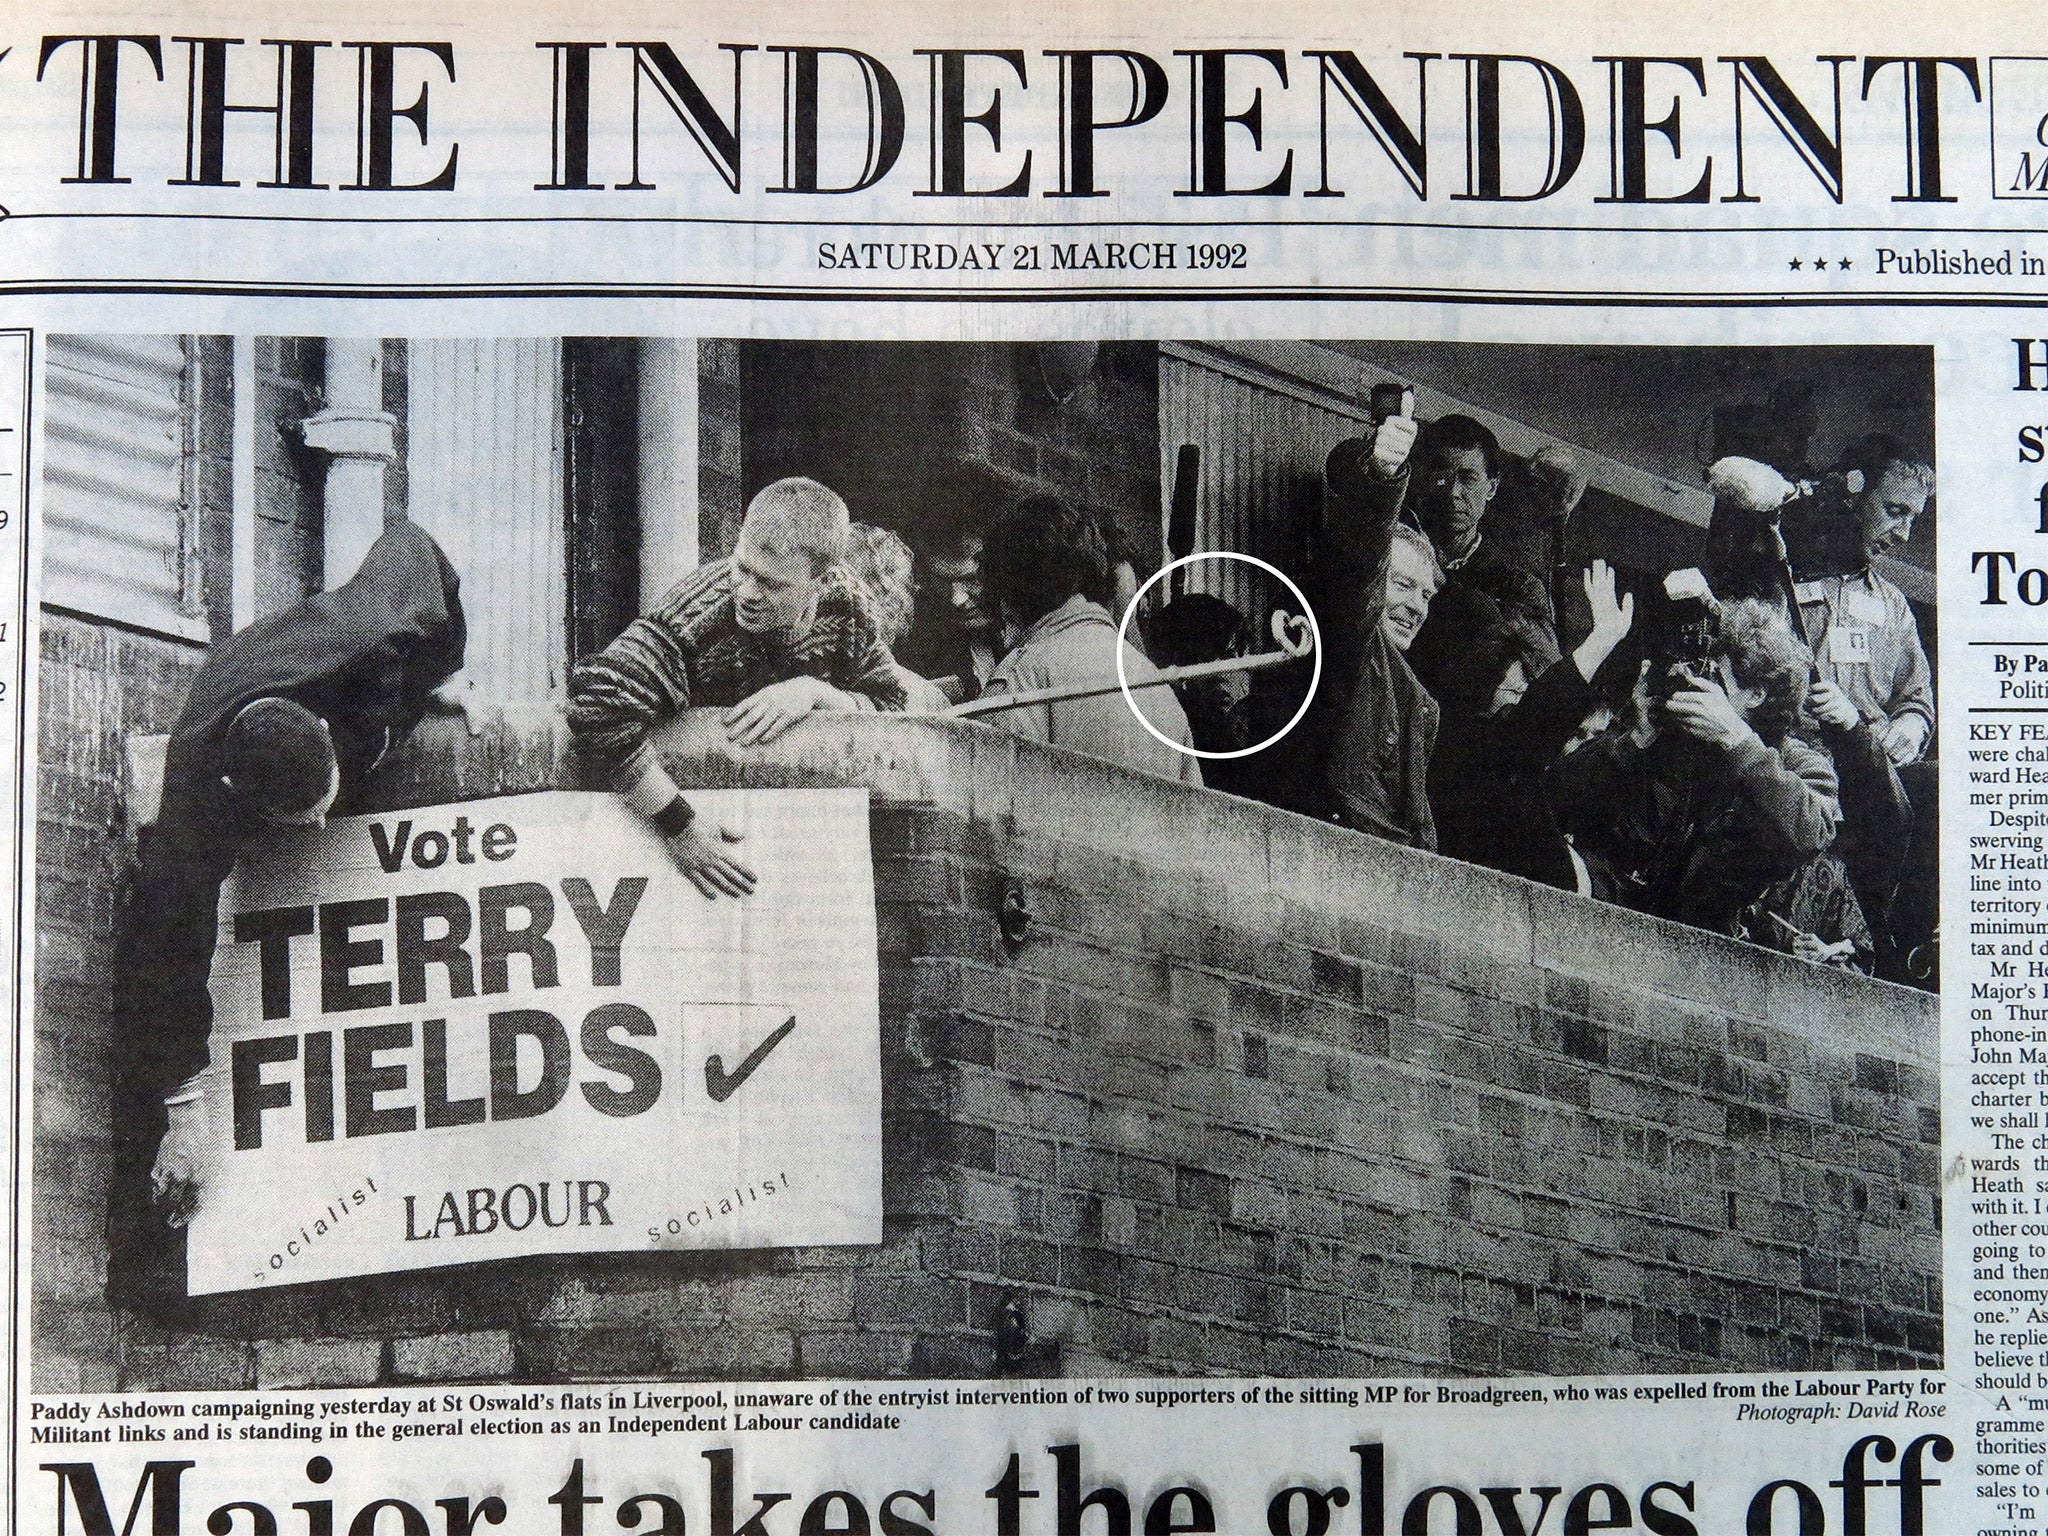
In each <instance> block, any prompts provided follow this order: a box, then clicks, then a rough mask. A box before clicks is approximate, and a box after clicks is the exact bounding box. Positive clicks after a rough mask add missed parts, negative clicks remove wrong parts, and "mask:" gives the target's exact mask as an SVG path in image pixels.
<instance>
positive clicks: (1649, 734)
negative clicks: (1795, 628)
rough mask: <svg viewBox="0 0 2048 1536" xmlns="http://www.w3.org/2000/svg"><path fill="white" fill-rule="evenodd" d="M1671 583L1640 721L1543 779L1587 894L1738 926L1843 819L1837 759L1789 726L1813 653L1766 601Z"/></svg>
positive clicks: (1689, 919)
mask: <svg viewBox="0 0 2048 1536" xmlns="http://www.w3.org/2000/svg"><path fill="white" fill-rule="evenodd" d="M1666 592H1667V598H1668V600H1667V602H1666V603H1665V604H1663V605H1662V606H1661V610H1660V611H1659V612H1657V613H1655V614H1653V615H1652V618H1651V626H1650V633H1649V635H1648V643H1647V648H1648V650H1649V656H1650V659H1649V660H1648V661H1647V662H1646V663H1645V665H1644V669H1643V675H1642V679H1641V681H1640V683H1639V684H1638V687H1637V690H1636V710H1635V714H1636V719H1635V721H1634V722H1633V724H1631V725H1630V726H1628V727H1626V728H1622V729H1617V730H1615V731H1613V732H1610V733H1609V734H1608V735H1606V736H1603V737H1600V738H1597V739H1595V740H1594V741H1591V742H1589V743H1587V744H1586V745H1585V746H1583V747H1581V748H1580V749H1579V750H1578V751H1576V752H1573V753H1571V754H1569V755H1568V756H1566V757H1565V758H1563V759H1562V760H1561V761H1560V762H1558V763H1557V764H1556V765H1555V766H1554V767H1553V768H1552V769H1551V770H1550V772H1549V774H1548V775H1547V788H1548V792H1549V795H1550V799H1551V803H1552V806H1553V809H1554V810H1555V813H1556V816H1557V820H1558V825H1559V826H1560V828H1561V829H1562V830H1563V831H1564V832H1566V833H1567V834H1568V835H1569V836H1570V837H1571V839H1572V843H1573V846H1574V848H1575V849H1576V850H1577V852H1578V854H1579V856H1580V858H1581V859H1583V860H1584V862H1585V864H1586V869H1587V874H1588V876H1589V877H1590V880H1591V885H1592V891H1591V894H1593V895H1594V896H1597V897H1600V898H1601V899H1603V900H1607V901H1613V902H1617V903H1619V904H1620V905H1622V906H1626V907H1631V908H1633V909H1635V910H1636V911H1638V912H1646V913H1649V914H1651V915H1652V916H1655V917H1667V918H1673V919H1676V920H1677V921H1679V922H1683V923H1690V924H1692V925H1694V926H1695V927H1699V928H1706V929H1711V930H1712V931H1714V932H1716V933H1724V934H1729V935H1738V934H1739V932H1740V924H1741V913H1742V910H1743V908H1744V907H1745V906H1747V905H1749V904H1750V903H1751V902H1753V901H1755V900H1756V899H1757V898H1758V897H1760V896H1761V895H1762V894H1763V892H1764V891H1765V889H1766V888H1767V887H1769V886H1770V885H1772V884H1773V883H1774V882H1776V881H1778V880H1781V879H1783V878H1784V877H1786V876H1787V875H1790V874H1792V873H1793V872H1794V871H1796V870H1797V869H1799V867H1800V866H1801V865H1803V864H1805V863H1807V862H1808V861H1809V860H1811V859H1813V858H1814V857H1815V856H1816V855H1818V854H1821V853H1824V852H1825V851H1826V850H1827V848H1828V846H1829V845H1830V844H1831V843H1833V842H1834V840H1835V833H1836V830H1837V828H1838V826H1839V824H1840V821H1841V809H1840V794H1839V790H1838V788H1837V785H1836V779H1835V770H1834V768H1833V766H1832V765H1831V764H1830V763H1829V761H1828V759H1827V757H1826V756H1825V755H1824V754H1823V753H1821V752H1819V751H1817V750H1816V749H1814V748H1813V747H1810V746H1808V745H1807V744H1805V743H1804V742H1802V741H1800V740H1799V739H1798V738H1797V737H1796V736H1794V735H1793V734H1792V729H1793V726H1794V724H1795V723H1796V722H1797V721H1798V719H1799V717H1800V712H1801V710H1802V708H1803V707H1804V705H1805V702H1806V693H1807V686H1808V680H1809V677H1810V675H1811V673H1812V669H1813V657H1812V654H1811V653H1810V652H1809V651H1808V650H1807V649H1806V647H1805V646H1804V645H1802V644H1800V642H1799V641H1798V640H1797V639H1795V638H1794V637H1793V635H1792V631H1791V629H1790V628H1789V626H1788V625H1787V624H1786V622H1785V619H1784V617H1783V615H1782V614H1781V613H1780V612H1778V611H1777V610H1775V609H1774V608H1773V607H1772V606H1770V605H1769V604H1766V603H1762V602H1758V601H1754V600H1750V599H1744V600H1740V601H1736V602H1730V603H1716V602H1715V601H1714V599H1713V596H1712V594H1711V593H1710V592H1709V591H1708V590H1707V587H1706V583H1705V582H1704V580H1702V579H1700V578H1699V575H1698V573H1697V572H1679V573H1677V574H1676V575H1675V576H1674V577H1672V578H1670V579H1669V580H1667V583H1666Z"/></svg>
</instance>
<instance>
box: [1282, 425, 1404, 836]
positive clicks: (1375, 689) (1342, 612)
mask: <svg viewBox="0 0 2048 1536" xmlns="http://www.w3.org/2000/svg"><path fill="white" fill-rule="evenodd" d="M1415 430H1416V429H1415V421H1414V417H1413V415H1412V397H1410V399H1409V400H1407V401H1404V403H1403V407H1402V410H1401V412H1400V413H1399V414H1398V415H1395V416H1392V417H1389V418H1388V419H1386V420H1385V421H1382V422H1380V423H1379V424H1378V425H1377V427H1376V428H1375V429H1374V430H1373V432H1372V433H1371V434H1370V435H1366V436H1360V437H1353V438H1347V439H1345V440H1344V441H1343V442H1341V443H1339V444H1337V446H1336V447H1334V448H1332V449H1331V450H1330V455H1329V459H1328V461H1327V463H1326V464H1325V466H1324V477H1325V496H1324V507H1323V520H1322V526H1321V527H1320V528H1319V529H1318V530H1317V536H1316V539H1315V545H1316V554H1315V559H1314V561H1313V562H1312V567H1311V568H1312V569H1313V571H1314V572H1315V577H1316V582H1315V611H1316V614H1317V618H1318V622H1319V624H1320V626H1321V632H1322V642H1323V645H1324V647H1325V649H1326V655H1327V658H1328V659H1327V660H1326V662H1325V663H1324V667H1323V680H1322V684H1321V687H1320V688H1319V689H1318V691H1317V694H1316V698H1315V701H1314V703H1313V705H1312V706H1311V707H1310V709H1309V711H1308V713H1307V715H1306V716H1305V717H1304V718H1303V720H1302V722H1301V725H1300V727H1299V728H1298V729H1297V730H1296V731H1295V732H1294V733H1293V735H1292V736H1291V737H1290V738H1289V739H1288V740H1287V741H1286V742H1285V743H1283V748H1284V755H1285V757H1286V758H1287V759H1288V760H1289V762H1290V763H1291V765H1292V766H1291V768H1290V770H1289V772H1288V779H1289V789H1288V791H1287V793H1286V796H1285V798H1286V800H1287V802H1288V803H1289V804H1290V805H1291V806H1292V808H1294V809H1296V810H1300V811H1303V812H1305V813H1307V814H1309V815H1312V816H1320V817H1323V818H1325V819H1327V820H1331V821H1335V822H1337V823H1338V824H1339V825H1341V826H1347V827H1353V828H1356V829H1357V830H1358V831H1361V832H1370V833H1372V834H1373V835H1374V836H1376V837H1384V838H1387V839H1389V840H1390V841H1393V842H1399V843H1406V844H1408V845H1409V846H1411V847H1416V848H1430V849H1433V848H1435V847H1436V824H1435V822H1434V821H1433V820H1432V819H1431V816H1430V809H1429V754H1430V750H1431V748H1432V747H1433V746H1434V744H1435V741H1436V727H1437V707H1436V701H1435V700H1433V699H1432V698H1431V697H1430V696H1429V692H1428V690H1427V689H1425V688H1424V687H1423V686H1422V684H1421V683H1420V682H1418V681H1417V680H1416V677H1415V674H1414V672H1412V671H1411V670H1410V669H1409V666H1408V662H1407V660H1406V656H1405V653H1406V652H1407V650H1408V648H1409V646H1410V645H1412V644H1413V643H1414V641H1415V637H1416V635H1417V634H1418V633H1419V632H1420V631H1421V629H1422V627H1423V624H1424V623H1425V622H1426V621H1427V620H1428V618H1429V605H1430V600H1431V599H1432V598H1433V597H1434V596H1435V595H1436V591H1437V588H1438V587H1439V586H1440V585H1441V584H1442V581H1443V572H1442V571H1441V569H1439V567H1438V565H1437V561H1436V554H1435V551H1434V550H1433V549H1431V547H1430V543H1429V540H1428V539H1427V538H1426V537H1424V536H1423V535H1422V534H1421V533H1420V532H1419V531H1418V530H1416V529H1414V528H1410V527H1408V526H1406V525H1405V524H1403V523H1400V522H1398V521H1397V518H1398V516H1399V513H1400V508H1401V499H1402V496H1403V495H1404V494H1405V492H1406V490H1407V480H1408V457H1409V454H1410V452H1411V451H1412V449H1413V447H1414V443H1415ZM1282 718H1283V719H1284V718H1285V716H1284V714H1283V715H1282Z"/></svg>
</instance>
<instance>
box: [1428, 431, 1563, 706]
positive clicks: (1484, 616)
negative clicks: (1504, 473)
mask: <svg viewBox="0 0 2048 1536" xmlns="http://www.w3.org/2000/svg"><path fill="white" fill-rule="evenodd" d="M1415 459H1416V470H1415V474H1414V477H1413V478H1412V479H1411V481H1410V482H1409V486H1408V512H1409V514H1410V515H1411V516H1412V517H1413V518H1414V520H1415V522H1416V524H1417V525H1418V526H1419V527H1420V528H1421V529H1422V531H1423V532H1424V533H1426V534H1428V535H1429V538H1430V542H1431V543H1433V544H1434V545H1435V546H1436V553H1437V558H1438V560H1440V561H1441V562H1442V564H1443V569H1444V579H1443V589H1442V590H1441V591H1440V592H1438V593H1437V595H1436V601H1435V602H1434V603H1433V604H1432V605H1431V607H1430V613H1429V622H1428V623H1427V624H1425V625H1423V626H1422V631H1421V633H1420V634H1418V635H1417V636H1416V637H1415V643H1414V645H1413V646H1411V647H1410V648H1409V651H1408V664H1409V665H1410V666H1411V667H1413V668H1414V669H1415V675H1416V677H1418V678H1419V679H1421V681H1422V686H1423V687H1425V688H1427V689H1428V690H1429V691H1430V694H1431V696H1432V697H1433V698H1435V699H1436V701H1437V703H1438V704H1439V705H1441V706H1442V707H1443V709H1444V711H1445V712H1446V713H1448V714H1451V715H1457V716H1461V717H1464V718H1474V717H1477V716H1480V715H1484V714H1485V713H1487V711H1488V709H1489V707H1490V705H1491V702H1492V699H1493V692H1494V688H1495V687H1496V685H1497V684H1498V683H1499V681H1500V677H1501V673H1502V671H1504V670H1505V667H1506V661H1507V654H1506V648H1505V646H1504V643H1503V640H1504V637H1505V636H1506V635H1508V634H1509V633H1516V634H1521V635H1526V636H1528V637H1530V639H1531V640H1533V642H1534V645H1535V651H1536V653H1535V655H1534V656H1533V657H1532V659H1531V664H1530V670H1529V675H1530V676H1531V677H1535V676H1537V675H1539V674H1540V673H1541V672H1542V671H1543V670H1544V669H1545V668H1546V667H1548V666H1549V665H1550V664H1551V663H1552V662H1553V661H1555V660H1557V655H1558V650H1557V620H1556V617H1555V615H1554V614H1553V613H1552V611H1551V603H1550V594H1549V591H1548V589H1547V587H1546V585H1545V584H1544V583H1543V582H1542V581H1539V580H1538V579H1537V578H1536V577H1535V576H1533V575H1531V574H1530V573H1529V572H1528V571H1527V570H1525V569H1524V568H1523V567H1522V565H1521V564H1519V563H1518V562H1517V561H1516V560H1515V559H1514V558H1512V557H1511V556H1510V555H1508V554H1507V553H1505V552H1504V551H1503V548H1502V546H1501V545H1500V544H1499V542H1498V541H1490V540H1488V538H1487V537H1486V535H1487V532H1488V528H1487V509H1488V508H1489V507H1490V506H1491V505H1492V504H1493V500H1494V497H1495V495H1496V494H1497V493H1498V492H1499V490H1500V480H1501V464H1500V444H1499V443H1498V442H1497V441H1496V440H1495V438H1494V435H1493V433H1492V432H1491V431H1490V430H1489V429H1488V428H1487V427H1486V426H1485V424H1484V423H1482V422H1478V421H1475V420H1473V419H1472V418H1471V417H1470V416H1439V417H1438V418H1437V419H1436V420H1435V421H1433V422H1431V423H1430V424H1429V425H1428V426H1427V427H1426V428H1424V429H1423V432H1422V436H1421V440H1420V441H1419V442H1418V443H1417V444H1416V448H1415ZM1496 663H1497V664H1496Z"/></svg>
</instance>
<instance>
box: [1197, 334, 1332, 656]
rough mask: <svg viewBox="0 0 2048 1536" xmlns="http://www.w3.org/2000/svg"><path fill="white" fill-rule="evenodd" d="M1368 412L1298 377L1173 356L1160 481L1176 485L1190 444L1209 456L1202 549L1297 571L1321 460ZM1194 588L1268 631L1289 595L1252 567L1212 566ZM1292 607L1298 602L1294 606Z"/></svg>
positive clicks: (1201, 501) (1317, 498)
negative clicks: (1247, 372) (1252, 375)
mask: <svg viewBox="0 0 2048 1536" xmlns="http://www.w3.org/2000/svg"><path fill="white" fill-rule="evenodd" d="M1367 419H1369V418H1368V417H1367V415H1366V413H1365V412H1364V411H1362V410H1360V409H1359V408H1357V407H1356V406H1355V405H1354V404H1352V403H1351V402H1349V401H1346V400H1343V399H1340V398H1339V397H1338V396H1336V395H1333V394H1325V393H1323V392H1322V391H1319V390H1315V389H1313V388H1311V387H1309V386H1307V385H1305V384H1302V383H1300V382H1299V381H1290V384H1289V387H1287V388H1285V389H1284V390H1283V389H1281V388H1279V387H1276V386H1274V385H1268V384H1263V383H1254V382H1251V381H1250V380H1248V379H1246V378H1243V377H1240V376H1238V375H1237V374H1235V373H1232V372H1226V371H1224V370H1223V369H1220V368H1213V367H1209V366H1207V365H1206V364H1205V363H1204V362H1203V361H1201V360H1199V359H1197V358H1194V357H1190V356H1186V355H1182V354H1178V353H1172V352H1169V353H1167V354H1165V355H1163V356H1162V357H1161V359H1160V363H1159V452H1160V460H1161V463H1160V475H1161V483H1162V484H1164V485H1166V486H1167V487H1169V494H1170V488H1171V486H1172V483H1173V472H1174V463H1175V459H1176V456H1177V455H1178V453H1179V450H1180V445H1181V444H1182V443H1193V444H1194V445H1195V446H1196V447H1198V448H1200V449H1201V450H1202V461H1201V477H1200V479H1201V493H1200V496H1199V498H1198V500H1197V503H1196V524H1195V526H1196V536H1195V548H1196V549H1197V550H1236V551H1240V552H1242V553H1244V554H1248V555H1257V556H1259V557H1260V558H1261V559H1264V560H1269V561H1271V562H1272V563H1273V564H1274V565H1277V566H1279V567H1280V568H1281V569H1282V570H1284V571H1289V572H1292V571H1296V570H1299V569H1300V568H1301V561H1302V559H1303V558H1304V556H1305V554H1306V550H1305V549H1304V539H1305V536H1306V533H1307V530H1308V529H1309V528H1310V527H1311V526H1312V525H1313V519H1314V517H1315V515H1316V512H1317V509H1318V508H1319V507H1320V506H1321V499H1322V490H1323V461H1324V459H1326V458H1327V457H1328V456H1329V452H1330V450H1331V449H1332V448H1333V447H1335V446H1336V445H1337V444H1338V443H1339V442H1341V441H1343V440H1344V439H1345V438H1347V437H1352V436H1355V435H1356V434H1357V433H1358V431H1359V425H1360V423H1361V422H1363V421H1365V420H1367ZM1188 575H1189V580H1188V583H1187V589H1188V590H1189V591H1191V592H1212V593H1214V594H1215V595H1216V596H1218V597H1221V598H1223V599H1224V600H1225V601H1227V602H1229V603H1231V604H1232V605H1233V606H1235V607H1236V608H1237V609H1238V610H1239V611H1240V612H1241V613H1243V614H1244V615H1245V616H1246V617H1247V618H1249V619H1251V620H1252V621H1253V622H1254V623H1255V624H1258V625H1260V626H1261V628H1263V625H1264V621H1265V617H1266V615H1267V613H1268V612H1269V611H1270V605H1271V604H1272V603H1274V602H1275V601H1276V600H1278V599H1279V598H1281V597H1283V596H1284V593H1280V592H1275V591H1273V590H1272V586H1273V584H1272V583H1271V582H1270V581H1269V580H1268V579H1267V578H1265V577H1264V576H1262V575H1260V573H1258V572H1257V571H1255V570H1253V569H1252V568H1251V567H1249V566H1246V565H1244V564H1242V563H1241V562H1234V561H1221V560H1216V561H1204V562H1202V563H1200V564H1198V565H1195V566H1193V567H1190V569H1189V572H1188ZM1290 606H1291V600H1290Z"/></svg>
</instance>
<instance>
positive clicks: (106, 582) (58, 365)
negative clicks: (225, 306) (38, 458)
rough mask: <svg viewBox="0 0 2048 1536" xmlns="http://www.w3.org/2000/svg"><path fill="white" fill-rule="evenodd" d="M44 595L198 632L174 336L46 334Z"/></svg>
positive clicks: (191, 635)
mask: <svg viewBox="0 0 2048 1536" xmlns="http://www.w3.org/2000/svg"><path fill="white" fill-rule="evenodd" d="M45 356H46V360H47V368H46V370H45V379H46V381H47V386H48V393H47V397H46V400H47V403H46V405H45V408H44V414H43V425H44V432H43V442H44V465H43V489H44V499H43V507H44V516H45V518H46V519H47V522H46V525H45V526H46V528H47V537H46V539H45V541H44V550H45V556H44V565H43V601H45V602H47V603H52V604H55V605H57V606H60V607H64V608H75V609H78V610H79V611H81V612H84V613H91V614H97V615H99V616H100V617H103V618H109V619H115V620H118V621H119V622H121V623H124V624H133V625H135V626H137V627H139V628H144V629H152V630H158V631H162V632H164V633H168V634H174V635H179V636H182V637H184V638H187V639H205V638H206V637H207V625H206V617H205V613H204V611H203V610H202V609H201V607H200V605H199V595H200V592H201V590H202V588H201V584H200V573H199V562H198V556H197V553H196V540H195V539H194V537H193V529H192V514H191V508H190V498H189V493H188V452H187V443H186V408H185V402H186V380H187V358H188V353H187V348H186V345H185V342H184V340H183V338H181V337H177V336H53V337H51V338H50V342H49V348H48V351H47V353H46V354H45Z"/></svg>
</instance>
